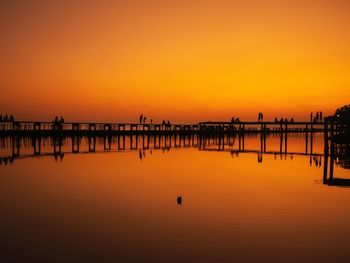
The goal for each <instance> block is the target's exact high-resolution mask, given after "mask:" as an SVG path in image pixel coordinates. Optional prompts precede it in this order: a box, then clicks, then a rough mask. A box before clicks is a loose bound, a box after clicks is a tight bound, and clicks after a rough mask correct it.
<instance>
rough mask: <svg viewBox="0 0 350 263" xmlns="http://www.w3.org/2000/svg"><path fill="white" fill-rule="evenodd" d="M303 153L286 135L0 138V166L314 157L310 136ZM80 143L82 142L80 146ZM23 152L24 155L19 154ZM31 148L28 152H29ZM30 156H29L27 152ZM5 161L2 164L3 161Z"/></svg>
mask: <svg viewBox="0 0 350 263" xmlns="http://www.w3.org/2000/svg"><path fill="white" fill-rule="evenodd" d="M270 136H274V137H275V138H276V137H277V138H278V140H279V149H278V150H276V151H271V150H268V145H267V142H266V140H267V138H269V137H270ZM245 137H254V138H258V140H257V142H258V145H257V147H256V149H246V147H245ZM304 138H305V151H300V152H290V151H289V152H288V135H287V133H285V134H276V135H270V134H260V135H257V134H247V135H244V134H236V135H224V134H209V135H196V134H185V135H183V134H173V135H154V136H151V135H117V136H69V137H63V136H54V137H51V136H46V137H41V136H31V137H20V136H11V137H5V138H2V139H0V146H1V148H7V149H11V150H12V151H11V153H12V154H8V155H7V156H3V157H0V161H2V162H3V163H4V162H5V159H6V160H7V161H8V162H10V161H13V160H15V159H21V158H25V157H31V156H48V155H52V156H55V157H56V158H58V157H60V156H62V155H64V154H67V153H73V154H77V153H95V152H108V151H130V150H131V151H132V150H140V149H141V150H152V149H155V150H157V149H161V150H169V149H171V148H175V149H176V148H180V147H181V148H187V147H192V148H197V149H199V150H200V151H223V152H224V151H227V152H230V153H231V154H239V153H256V154H258V155H259V156H260V157H259V160H260V161H262V154H275V155H277V154H278V155H287V154H291V155H309V156H318V155H319V154H315V153H314V152H313V149H312V140H313V139H312V136H305V137H304ZM83 141H84V143H83ZM22 148H24V149H25V150H22V151H23V152H26V153H25V154H23V153H22V151H21V149H22ZM30 149H31V150H30ZM30 151H31V152H32V153H29V152H30ZM7 161H6V162H7Z"/></svg>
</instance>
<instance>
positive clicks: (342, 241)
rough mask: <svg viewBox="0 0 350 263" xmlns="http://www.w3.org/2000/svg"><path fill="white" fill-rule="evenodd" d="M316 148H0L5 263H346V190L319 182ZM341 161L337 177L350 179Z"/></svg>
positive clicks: (231, 143) (291, 138) (8, 143)
mask: <svg viewBox="0 0 350 263" xmlns="http://www.w3.org/2000/svg"><path fill="white" fill-rule="evenodd" d="M148 139H149V140H148ZM309 139H310V138H309ZM309 139H308V144H306V138H305V137H304V136H301V135H288V138H287V144H286V140H285V138H282V139H281V137H279V136H267V138H266V142H263V141H262V140H261V138H260V137H259V136H246V137H245V138H244V142H243V141H242V140H239V138H237V137H235V138H229V139H227V138H226V139H225V140H224V141H225V143H226V144H225V145H224V147H223V149H222V147H221V146H218V145H217V142H218V140H217V138H216V139H215V138H214V139H211V140H207V141H206V144H205V146H203V145H200V144H199V142H198V140H197V138H188V139H187V141H186V140H185V141H184V140H182V141H180V140H179V138H177V141H176V142H175V141H174V138H167V139H165V138H156V140H154V138H143V139H142V137H139V138H138V140H136V138H133V143H132V144H131V145H130V138H128V137H126V138H125V142H123V141H124V140H123V138H119V146H120V147H118V138H113V139H111V140H110V141H108V140H107V142H106V141H105V140H103V139H96V141H95V144H94V145H95V146H94V147H92V146H91V145H92V143H91V140H90V142H89V140H88V139H87V138H82V139H81V140H80V143H79V147H78V148H79V149H78V151H79V153H75V154H74V153H72V151H73V152H77V149H76V145H75V144H74V143H73V145H72V140H71V139H64V140H63V141H62V145H61V146H60V147H61V148H60V151H58V150H57V149H56V151H55V154H54V151H53V140H52V139H50V138H46V139H42V140H41V141H40V155H38V151H37V150H34V147H33V141H32V140H31V139H26V140H23V139H21V140H19V141H18V142H19V144H20V148H19V151H17V148H16V149H15V150H14V148H13V140H11V139H10V138H8V139H6V140H1V149H0V153H1V154H0V156H1V157H2V159H1V165H0V209H1V216H0V233H1V235H0V242H1V247H0V255H1V256H0V257H1V258H2V259H3V260H2V262H73V261H74V262H348V261H349V260H350V250H349V249H348V245H349V244H350V210H349V209H348V205H349V204H350V189H349V188H347V187H343V186H336V185H331V184H330V183H329V181H328V179H327V180H325V179H324V163H325V157H324V156H323V137H322V135H315V136H314V137H313V140H312V143H311V141H310V140H309ZM157 140H159V141H157ZM243 143H244V146H243ZM264 144H265V146H264ZM286 146H287V147H286ZM36 147H38V146H36ZM243 148H244V152H243ZM218 149H220V150H218ZM34 152H36V155H34ZM331 162H332V161H331V160H330V159H329V160H327V163H328V166H330V163H331ZM334 163H335V164H334V168H333V169H334V171H333V176H334V178H343V179H350V173H349V170H347V169H344V168H343V167H344V165H339V164H341V160H339V158H338V160H337V159H335V160H334ZM327 176H328V175H327ZM327 178H328V177H327ZM179 196H181V198H182V203H181V204H178V201H177V198H178V197H179Z"/></svg>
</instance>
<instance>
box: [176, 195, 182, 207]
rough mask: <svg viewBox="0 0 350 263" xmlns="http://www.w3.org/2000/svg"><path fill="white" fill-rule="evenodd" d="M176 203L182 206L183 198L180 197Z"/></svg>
mask: <svg viewBox="0 0 350 263" xmlns="http://www.w3.org/2000/svg"><path fill="white" fill-rule="evenodd" d="M176 201H177V204H178V205H181V204H182V197H181V196H178V197H177V200H176Z"/></svg>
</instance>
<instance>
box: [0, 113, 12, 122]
mask: <svg viewBox="0 0 350 263" xmlns="http://www.w3.org/2000/svg"><path fill="white" fill-rule="evenodd" d="M14 121H15V117H13V115H12V114H11V115H10V116H8V115H7V114H5V115H4V116H2V115H0V122H14Z"/></svg>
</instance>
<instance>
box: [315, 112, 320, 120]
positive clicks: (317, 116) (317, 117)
mask: <svg viewBox="0 0 350 263" xmlns="http://www.w3.org/2000/svg"><path fill="white" fill-rule="evenodd" d="M319 117H320V116H319V115H318V112H316V122H318V121H319Z"/></svg>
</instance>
